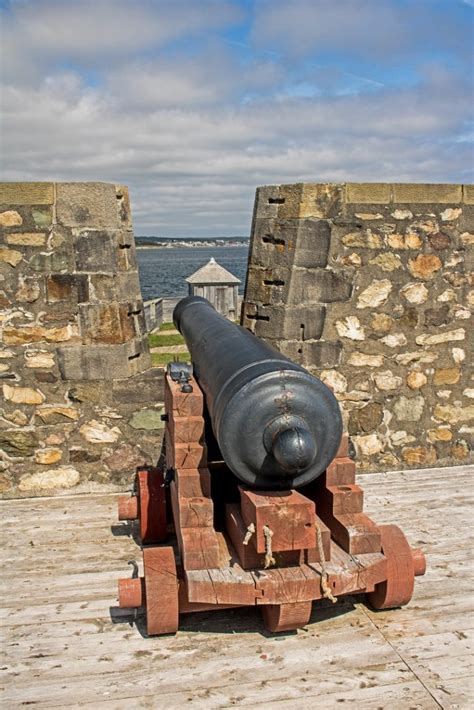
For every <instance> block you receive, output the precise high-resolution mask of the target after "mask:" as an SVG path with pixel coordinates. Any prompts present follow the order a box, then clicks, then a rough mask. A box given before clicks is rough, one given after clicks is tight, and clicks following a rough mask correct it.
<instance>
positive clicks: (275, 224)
mask: <svg viewBox="0 0 474 710" xmlns="http://www.w3.org/2000/svg"><path fill="white" fill-rule="evenodd" d="M330 237H331V228H330V225H329V222H327V221H326V220H317V219H288V220H280V219H278V220H275V219H256V220H255V221H254V227H253V241H252V262H253V263H254V264H261V265H262V266H268V265H270V264H271V266H272V267H286V268H290V267H291V266H306V267H316V266H323V267H324V266H326V264H327V261H328V253H329V241H330Z"/></svg>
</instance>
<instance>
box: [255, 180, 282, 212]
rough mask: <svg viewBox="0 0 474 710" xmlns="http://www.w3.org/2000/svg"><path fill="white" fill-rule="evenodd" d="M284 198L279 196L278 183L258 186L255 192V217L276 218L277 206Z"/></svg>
mask: <svg viewBox="0 0 474 710" xmlns="http://www.w3.org/2000/svg"><path fill="white" fill-rule="evenodd" d="M282 200H284V198H282V197H280V186H279V185H265V186H263V187H258V188H257V191H256V193H255V211H254V217H255V218H270V219H271V218H276V217H277V216H278V207H279V205H280V204H281V203H282Z"/></svg>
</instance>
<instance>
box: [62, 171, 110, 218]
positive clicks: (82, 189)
mask: <svg viewBox="0 0 474 710" xmlns="http://www.w3.org/2000/svg"><path fill="white" fill-rule="evenodd" d="M56 194H57V201H56V218H57V221H58V223H59V224H62V225H64V226H66V227H96V228H106V227H110V228H116V227H118V226H119V216H118V208H117V196H116V191H115V185H111V184H109V183H103V182H60V183H57V185H56Z"/></svg>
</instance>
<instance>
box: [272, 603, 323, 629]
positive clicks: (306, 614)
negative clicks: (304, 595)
mask: <svg viewBox="0 0 474 710" xmlns="http://www.w3.org/2000/svg"><path fill="white" fill-rule="evenodd" d="M312 605H313V602H312V601H306V602H294V603H292V604H263V605H262V607H261V609H262V616H263V623H264V626H265V628H266V629H267V631H272V632H278V631H294V630H295V629H299V628H301V627H302V626H305V625H306V624H307V623H308V621H309V619H310V617H311V609H312Z"/></svg>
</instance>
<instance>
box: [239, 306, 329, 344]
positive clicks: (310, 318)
mask: <svg viewBox="0 0 474 710" xmlns="http://www.w3.org/2000/svg"><path fill="white" fill-rule="evenodd" d="M325 315H326V308H325V306H319V305H314V306H287V307H285V306H256V309H255V313H254V314H252V313H250V312H249V311H247V316H246V317H247V318H248V319H249V320H254V321H255V327H254V328H252V332H254V333H255V334H256V335H258V336H259V337H260V338H276V339H278V340H279V339H285V340H300V339H301V340H311V339H316V338H320V337H321V335H322V332H323V328H324V319H325Z"/></svg>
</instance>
